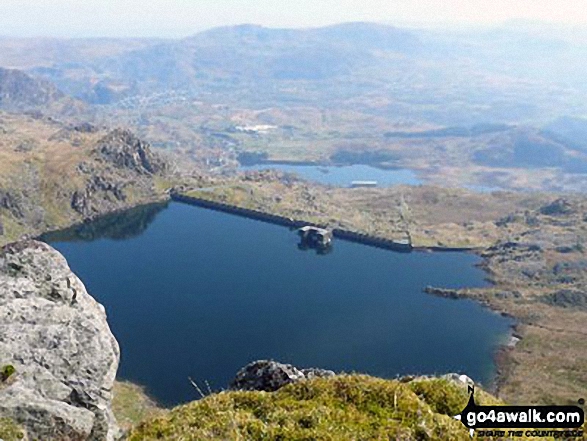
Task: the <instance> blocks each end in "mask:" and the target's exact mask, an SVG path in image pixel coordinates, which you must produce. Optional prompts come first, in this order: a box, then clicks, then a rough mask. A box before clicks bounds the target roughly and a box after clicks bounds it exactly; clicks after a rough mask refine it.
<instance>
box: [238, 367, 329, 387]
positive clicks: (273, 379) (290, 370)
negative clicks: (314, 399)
mask: <svg viewBox="0 0 587 441" xmlns="http://www.w3.org/2000/svg"><path fill="white" fill-rule="evenodd" d="M334 375H335V373H334V372H333V371H329V370H324V369H298V368H296V367H295V366H292V365H291V364H284V363H279V362H277V361H272V360H259V361H254V362H252V363H249V364H248V365H246V366H245V367H243V368H242V369H241V370H239V371H238V373H237V374H236V377H235V379H234V380H233V381H232V383H231V385H230V388H231V389H236V390H258V391H265V392H275V391H276V390H278V389H280V388H282V387H283V386H286V385H288V384H290V383H297V382H298V381H302V380H310V379H312V378H318V377H332V376H334Z"/></svg>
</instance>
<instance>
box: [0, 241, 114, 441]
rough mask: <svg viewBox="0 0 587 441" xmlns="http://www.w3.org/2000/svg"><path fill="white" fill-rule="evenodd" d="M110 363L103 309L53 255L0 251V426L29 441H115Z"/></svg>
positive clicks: (18, 247) (22, 248)
mask: <svg viewBox="0 0 587 441" xmlns="http://www.w3.org/2000/svg"><path fill="white" fill-rule="evenodd" d="M118 362H119V347H118V343H117V342H116V340H115V338H114V336H113V335H112V333H111V332H110V329H109V327H108V323H107V322H106V313H105V310H104V307H103V306H102V305H100V304H99V303H97V302H96V301H95V300H94V299H93V298H92V297H91V296H90V295H89V294H88V293H87V291H86V289H85V287H84V285H83V284H82V282H81V281H80V280H79V279H78V278H77V277H76V276H75V274H73V272H72V271H71V270H70V269H69V267H68V265H67V262H66V260H65V258H64V257H63V256H61V254H59V253H58V252H57V251H55V250H54V249H53V248H51V247H50V246H49V245H46V244H44V243H41V242H37V241H25V242H18V243H14V244H10V245H7V246H6V247H4V248H2V249H1V250H0V367H2V372H6V373H7V374H9V375H2V377H1V378H0V380H1V381H0V419H1V418H8V419H9V420H12V421H13V422H15V423H16V424H17V425H18V426H20V427H22V428H23V429H24V431H25V439H29V440H55V439H58V440H63V439H67V440H92V441H98V440H100V441H103V440H107V441H113V440H116V439H118V438H119V436H120V431H119V429H118V427H117V424H116V421H115V419H114V416H113V414H112V411H111V398H112V397H111V390H112V387H113V384H114V379H115V377H116V371H117V368H118Z"/></svg>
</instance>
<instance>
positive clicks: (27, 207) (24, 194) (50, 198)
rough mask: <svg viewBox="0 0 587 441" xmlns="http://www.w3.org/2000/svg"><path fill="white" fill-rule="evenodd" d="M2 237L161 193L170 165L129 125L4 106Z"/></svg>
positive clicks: (0, 147) (7, 238)
mask: <svg viewBox="0 0 587 441" xmlns="http://www.w3.org/2000/svg"><path fill="white" fill-rule="evenodd" d="M0 133H2V136H0V225H1V227H0V242H7V241H10V240H14V239H16V238H18V237H19V236H20V235H22V234H25V233H27V234H30V233H38V232H41V231H46V230H50V229H55V228H58V227H63V226H66V225H70V224H72V223H77V222H80V221H82V220H83V219H87V218H89V217H94V216H97V215H100V214H103V213H107V212H111V211H115V210H119V209H122V208H127V207H130V206H133V205H136V204H139V203H146V202H150V201H154V200H160V199H161V198H163V197H164V195H163V191H162V190H163V188H164V185H165V182H164V181H165V179H166V177H167V176H168V170H169V169H168V164H167V163H166V161H164V160H163V159H162V158H161V157H159V155H157V154H155V153H153V152H152V151H151V149H150V146H149V145H148V144H147V143H144V142H143V141H141V140H139V139H138V138H136V137H135V136H134V135H133V134H132V133H131V132H129V131H127V130H121V129H117V130H113V131H108V130H105V129H102V128H97V127H94V126H92V125H89V124H80V125H77V126H63V125H62V124H60V123H57V122H55V121H53V120H51V119H35V118H33V117H27V116H18V115H8V114H1V113H0Z"/></svg>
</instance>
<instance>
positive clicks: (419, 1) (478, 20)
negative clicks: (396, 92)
mask: <svg viewBox="0 0 587 441" xmlns="http://www.w3.org/2000/svg"><path fill="white" fill-rule="evenodd" d="M582 3H583V2H582V1H579V0H575V1H569V2H565V3H564V4H557V5H556V6H553V4H552V2H550V1H546V0H520V1H518V2H516V3H513V2H510V1H507V0H494V1H492V2H487V1H481V0H469V1H462V0H448V1H443V2H440V1H426V0H411V1H406V0H396V1H381V0H364V1H357V0H338V1H334V0H323V1H321V2H312V1H310V0H300V1H298V2H296V3H295V4H292V3H281V2H280V3H277V2H275V1H270V0H251V1H249V2H247V3H246V4H245V5H242V4H239V2H237V1H236V0H216V1H211V0H200V1H191V0H168V1H161V0H148V1H141V0H102V1H100V2H92V3H90V2H84V1H75V0H55V1H53V2H51V4H48V3H46V2H40V1H38V0H3V1H2V3H1V4H0V29H1V30H0V36H2V37H162V38H166V37H182V36H187V35H190V34H194V33H197V32H201V31H203V30H206V29H210V28H214V27H218V26H231V25H238V24H244V23H247V24H248V23H250V24H257V25H261V26H266V27H271V28H308V27H320V26H327V25H333V24H338V23H344V22H357V21H364V22H377V23H385V24H390V25H395V26H404V27H433V28H434V27H443V28H446V27H451V28H460V27H487V26H499V25H501V24H504V23H507V22H512V21H518V20H520V21H524V22H532V23H545V24H549V25H559V26H560V25H563V26H573V27H575V26H581V27H584V26H585V27H587V8H585V7H584V5H583V4H582Z"/></svg>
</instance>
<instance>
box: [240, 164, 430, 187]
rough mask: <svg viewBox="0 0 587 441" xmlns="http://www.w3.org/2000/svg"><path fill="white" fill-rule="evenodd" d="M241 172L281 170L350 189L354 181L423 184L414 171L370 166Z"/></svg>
mask: <svg viewBox="0 0 587 441" xmlns="http://www.w3.org/2000/svg"><path fill="white" fill-rule="evenodd" d="M240 169H241V170H268V169H271V170H279V171H283V172H288V173H295V174H297V175H299V176H301V177H302V178H304V179H306V180H308V181H313V182H319V183H321V184H327V185H333V186H336V187H350V185H351V182H352V181H377V185H378V186H380V187H389V186H391V185H397V184H406V185H418V184H421V183H422V182H421V181H420V180H419V179H418V178H417V177H416V174H415V173H414V172H413V171H412V170H407V169H382V168H376V167H371V166H369V165H362V164H355V165H345V166H327V167H326V166H317V165H292V164H257V165H249V166H241V167H240Z"/></svg>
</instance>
